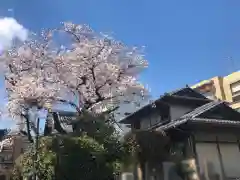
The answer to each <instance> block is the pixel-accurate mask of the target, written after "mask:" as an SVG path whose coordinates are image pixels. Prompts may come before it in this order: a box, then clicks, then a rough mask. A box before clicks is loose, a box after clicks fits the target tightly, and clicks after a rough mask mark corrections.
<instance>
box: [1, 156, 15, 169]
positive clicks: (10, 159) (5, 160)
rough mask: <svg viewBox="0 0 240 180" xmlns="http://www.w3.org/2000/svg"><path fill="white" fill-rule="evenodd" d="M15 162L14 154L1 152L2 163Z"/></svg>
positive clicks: (2, 164)
mask: <svg viewBox="0 0 240 180" xmlns="http://www.w3.org/2000/svg"><path fill="white" fill-rule="evenodd" d="M9 164H13V155H12V154H1V155H0V165H1V166H4V165H9Z"/></svg>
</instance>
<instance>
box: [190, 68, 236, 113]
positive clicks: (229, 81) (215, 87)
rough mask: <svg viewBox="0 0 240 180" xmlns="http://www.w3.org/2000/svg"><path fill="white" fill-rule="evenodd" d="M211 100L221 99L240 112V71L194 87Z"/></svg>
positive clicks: (205, 81) (202, 82)
mask: <svg viewBox="0 0 240 180" xmlns="http://www.w3.org/2000/svg"><path fill="white" fill-rule="evenodd" d="M192 88H193V89H195V90H197V91H199V92H201V93H202V94H204V95H205V96H207V97H208V98H210V99H220V100H223V101H226V102H228V103H229V105H230V106H231V107H232V108H233V109H236V110H237V111H240V71H237V72H234V73H232V74H229V75H227V76H224V77H220V76H217V77H214V78H212V79H209V80H204V81H201V82H199V83H197V84H195V85H193V86H192Z"/></svg>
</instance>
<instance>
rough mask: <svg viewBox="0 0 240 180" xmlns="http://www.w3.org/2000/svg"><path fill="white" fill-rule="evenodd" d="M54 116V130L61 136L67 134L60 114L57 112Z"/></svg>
mask: <svg viewBox="0 0 240 180" xmlns="http://www.w3.org/2000/svg"><path fill="white" fill-rule="evenodd" d="M52 115H53V121H54V128H55V129H56V130H57V131H58V132H59V133H61V134H67V132H66V131H65V130H64V129H63V127H62V126H61V123H60V120H59V117H58V114H57V113H56V112H53V113H52Z"/></svg>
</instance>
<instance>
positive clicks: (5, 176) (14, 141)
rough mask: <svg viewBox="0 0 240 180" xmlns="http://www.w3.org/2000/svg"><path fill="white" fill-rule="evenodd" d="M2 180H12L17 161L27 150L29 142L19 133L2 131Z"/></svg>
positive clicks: (0, 148)
mask: <svg viewBox="0 0 240 180" xmlns="http://www.w3.org/2000/svg"><path fill="white" fill-rule="evenodd" d="M0 139H1V141H0V180H10V176H11V171H12V169H13V165H14V162H15V160H16V159H17V158H18V157H19V156H20V155H21V154H22V153H23V152H24V151H25V150H26V149H27V147H28V146H29V141H28V139H27V137H26V136H24V135H22V134H21V133H19V132H17V131H10V132H8V131H6V130H0Z"/></svg>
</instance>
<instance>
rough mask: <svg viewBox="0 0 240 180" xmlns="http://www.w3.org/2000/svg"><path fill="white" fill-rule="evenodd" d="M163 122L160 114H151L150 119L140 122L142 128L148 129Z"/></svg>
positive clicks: (143, 119) (146, 118)
mask: <svg viewBox="0 0 240 180" xmlns="http://www.w3.org/2000/svg"><path fill="white" fill-rule="evenodd" d="M160 122H161V116H160V115H159V114H151V115H149V116H148V117H145V118H142V119H141V120H140V128H143V129H146V128H150V127H151V126H154V125H156V124H158V123H160Z"/></svg>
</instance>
